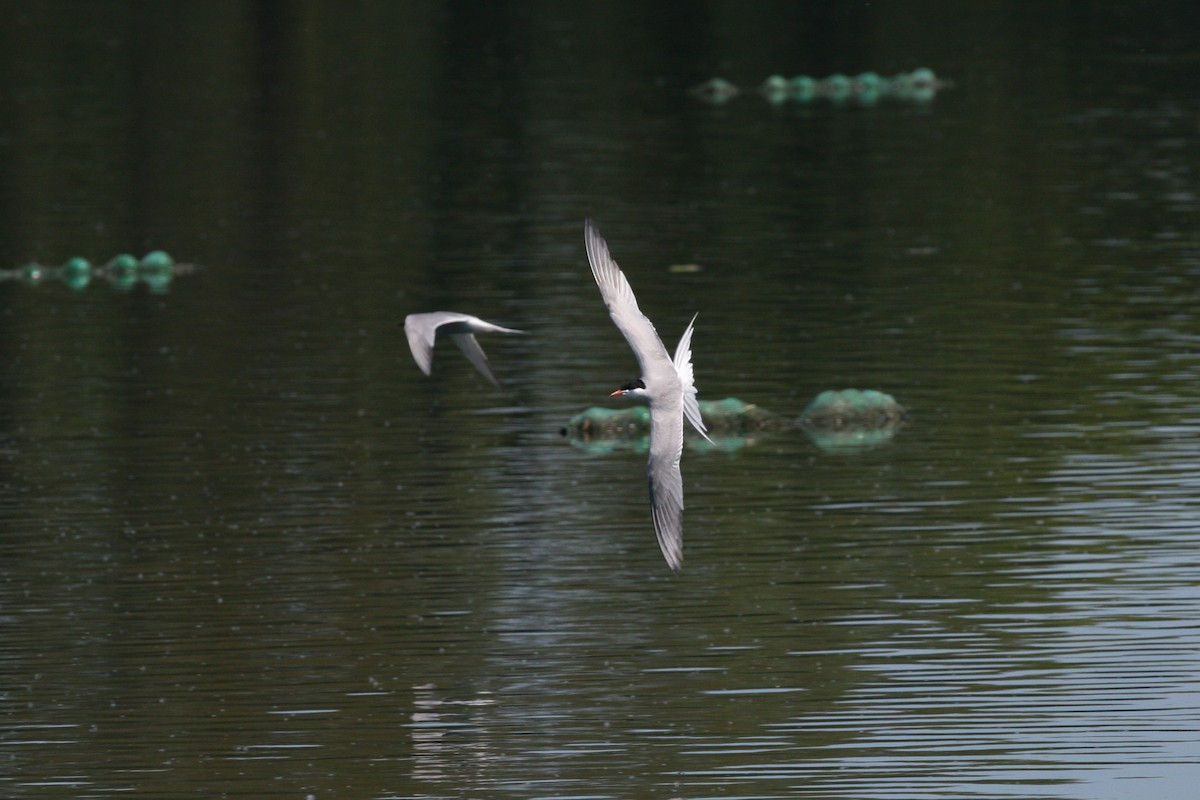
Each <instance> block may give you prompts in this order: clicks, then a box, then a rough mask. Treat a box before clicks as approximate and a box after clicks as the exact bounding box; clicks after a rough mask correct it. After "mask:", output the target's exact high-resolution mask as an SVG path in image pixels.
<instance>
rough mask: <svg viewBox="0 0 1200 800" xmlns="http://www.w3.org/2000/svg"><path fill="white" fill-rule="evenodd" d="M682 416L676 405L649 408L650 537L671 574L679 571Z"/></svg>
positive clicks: (681, 522)
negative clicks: (652, 535)
mask: <svg viewBox="0 0 1200 800" xmlns="http://www.w3.org/2000/svg"><path fill="white" fill-rule="evenodd" d="M682 455H683V415H682V414H681V413H680V410H679V405H678V404H677V403H667V404H659V405H653V406H651V407H650V460H649V461H647V462H646V477H647V478H648V479H649V482H650V510H651V514H652V515H653V517H654V535H655V536H657V537H658V546H659V549H661V550H662V554H663V558H665V559H666V560H667V566H669V567H670V568H671V571H672V572H679V570H680V569H681V568H682V567H683V476H682V475H681V474H680V472H679V459H680V457H681V456H682Z"/></svg>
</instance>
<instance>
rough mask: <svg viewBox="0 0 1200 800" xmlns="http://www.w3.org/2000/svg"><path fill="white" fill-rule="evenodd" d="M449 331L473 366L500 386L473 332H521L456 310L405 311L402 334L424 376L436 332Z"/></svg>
mask: <svg viewBox="0 0 1200 800" xmlns="http://www.w3.org/2000/svg"><path fill="white" fill-rule="evenodd" d="M439 331H440V332H442V333H446V334H449V336H450V338H451V339H453V340H454V343H455V344H457V345H458V346H459V348H460V349H461V350H462V351H463V352H464V353H466V355H467V358H468V359H470V361H471V363H472V364H474V365H475V368H476V369H478V370H479V371H480V372H481V373H483V375H484V377H486V378H487V379H488V380H489V381H491V382H492V383H493V384H494V385H495V386H499V385H500V381H498V380H496V376H495V375H493V374H492V368H491V366H490V365H489V364H488V359H487V355H486V354H485V353H484V352H483V348H482V347H480V346H479V342H478V341H476V339H475V334H477V333H524V332H525V331H519V330H516V329H514V328H502V327H501V326H499V325H493V324H492V323H490V322H485V321H484V320H481V319H480V318H479V317H472V316H471V315H470V314H460V313H458V312H457V311H430V312H428V313H426V314H409V315H408V316H407V317H405V318H404V334H405V336H407V337H408V347H409V349H410V350H412V354H413V360H414V361H416V362H417V366H418V367H420V368H421V371H422V372H424V373H425V374H426V375H429V374H430V373H431V372H432V371H433V344H434V340H435V339H436V338H437V335H438V332H439Z"/></svg>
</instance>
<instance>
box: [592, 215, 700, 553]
mask: <svg viewBox="0 0 1200 800" xmlns="http://www.w3.org/2000/svg"><path fill="white" fill-rule="evenodd" d="M583 230H584V234H583V235H584V244H585V247H586V249H587V255H588V263H590V264H591V266H592V275H593V276H594V277H595V279H596V285H597V286H598V287H600V296H601V297H602V298H604V305H605V306H607V307H608V313H609V315H610V316H612V319H613V322H614V323H616V326H617V329H618V330H620V331H621V333H622V334H624V336H625V339H626V341H628V342H629V346H630V347H631V348H632V349H633V353H634V355H635V356H636V357H637V360H638V364H639V365H640V366H641V368H642V383H643V384H644V385H645V388H644V390H642V391H640V392H637V394H639V395H640V396H642V397H644V398H645V399H646V400H648V401H649V403H650V457H649V460H648V462H647V464H646V475H647V478H648V479H649V484H650V506H651V512H652V516H653V519H654V533H655V535H656V536H657V537H658V546H659V548H661V549H662V554H663V557H664V558H665V559H666V560H667V565H668V566H670V567H671V569H672V570H674V571H675V572H678V571H679V569H680V567H682V565H683V477H682V476H681V474H680V472H679V460H680V458H681V456H682V455H683V418H684V416H685V415H686V416H687V418H688V421H689V422H690V423H691V424H692V425H694V426H695V428H696V430H698V431H700V433H701V434H704V422H703V421H702V420H701V419H700V408H699V406H698V405H697V403H696V387H695V384H694V381H693V376H692V361H691V357H692V349H691V342H692V324H694V323H695V321H696V318H695V317H693V318H692V323H690V324H689V325H688V327H687V330H685V331H684V333H683V337H682V338H681V339H680V340H679V346H678V347H677V348H676V350H675V358H674V359H673V360H672V358H671V357H670V355H668V353H667V348H666V347H664V346H663V343H662V339H660V338H659V336H658V332H657V331H656V330H655V329H654V325H653V324H652V323H651V322H650V320H649V319H647V318H646V315H645V314H643V313H642V312H641V310H640V309H639V308H638V304H637V298H636V297H634V295H633V289H632V288H631V287H630V286H629V281H628V280H626V278H625V275H624V273H622V272H621V268H620V267H618V266H617V262H616V261H614V260H613V258H612V256H611V255H609V252H608V245H607V244H606V243H605V242H604V239H603V238H602V237H601V236H600V231H599V230H597V229H596V226H595V224H594V223H593V222H592V221H591V220H590V219H589V220H586V221H585V222H584V229H583ZM629 393H630V394H633V393H634V392H629ZM705 438H707V434H705Z"/></svg>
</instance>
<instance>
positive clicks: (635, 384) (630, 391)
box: [609, 378, 650, 400]
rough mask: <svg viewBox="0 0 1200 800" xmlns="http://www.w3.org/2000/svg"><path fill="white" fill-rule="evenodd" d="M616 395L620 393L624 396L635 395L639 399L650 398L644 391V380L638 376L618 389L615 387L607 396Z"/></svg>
mask: <svg viewBox="0 0 1200 800" xmlns="http://www.w3.org/2000/svg"><path fill="white" fill-rule="evenodd" d="M618 395H622V396H624V397H636V398H638V399H640V400H649V399H650V395H649V394H647V393H646V382H645V381H643V380H642V379H641V378H638V379H637V380H636V381H630V382H629V383H627V384H625V385H624V386H622V387H621V388H620V389H617V390H616V391H615V392H613V393H612V394H610V395H609V397H616V396H618Z"/></svg>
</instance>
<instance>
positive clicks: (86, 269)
mask: <svg viewBox="0 0 1200 800" xmlns="http://www.w3.org/2000/svg"><path fill="white" fill-rule="evenodd" d="M193 268H194V265H192V264H176V263H175V259H173V258H171V256H170V255H169V254H167V253H166V252H164V251H162V250H154V251H152V252H150V253H147V254H146V255H144V256H142V258H141V259H138V258H136V257H134V256H131V255H129V254H128V253H122V254H120V255H119V256H116V257H114V258H113V259H111V260H110V261H108V262H107V263H105V264H99V265H96V264H92V262H90V261H88V260H87V259H86V258H81V257H79V256H76V257H75V258H70V259H67V261H66V262H64V263H63V265H62V266H61V267H48V266H44V265H42V264H38V263H36V262H33V263H29V264H25V265H24V266H21V267H17V268H16V269H10V270H0V281H6V280H7V281H20V282H22V283H26V284H29V285H31V286H36V285H38V284H41V283H44V282H45V281H48V280H53V279H58V280H60V281H62V282H63V283H64V284H66V285H67V286H68V287H70V288H71V289H75V290H80V289H83V288H85V287H87V285H88V284H90V283H91V282H92V280H93V279H101V280H107V281H108V282H109V283H110V284H112V286H113V287H114V288H115V289H117V290H118V291H122V292H124V291H129V290H130V289H132V288H133V287H134V286H136V285H137V284H138V283H142V284H144V285H145V286H146V288H148V289H149V290H150V291H152V292H157V293H161V292H165V291H166V290H167V287H168V286H170V284H171V281H172V280H173V279H174V278H175V276H176V275H182V274H184V273H187V272H191V271H192V269H193Z"/></svg>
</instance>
